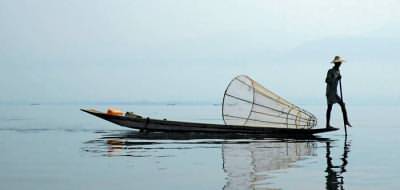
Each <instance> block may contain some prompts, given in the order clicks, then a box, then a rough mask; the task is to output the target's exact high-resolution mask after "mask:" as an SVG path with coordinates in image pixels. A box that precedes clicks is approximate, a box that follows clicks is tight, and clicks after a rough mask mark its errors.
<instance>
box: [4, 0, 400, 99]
mask: <svg viewBox="0 0 400 190" xmlns="http://www.w3.org/2000/svg"><path fill="white" fill-rule="evenodd" d="M399 8H400V1H373V0H362V1H361V0H360V1H356V0H335V1H321V0H304V1H285V0H259V1H255V0H246V1H233V0H232V1H228V0H226V1H215V0H212V1H211V0H210V1H208V0H198V1H191V0H181V1H172V0H142V1H135V0H126V1H119V0H113V1H110V0H107V1H100V0H96V1H78V0H70V1H67V0H64V1H58V0H37V1H32V0H26V1H22V0H0V65H1V69H0V88H1V89H3V90H2V93H0V102H84V101H130V102H133V101H144V100H145V101H190V102H196V101H211V102H216V103H217V102H219V101H220V100H221V99H222V96H223V92H224V90H225V87H226V85H227V84H228V83H229V81H230V80H231V79H232V78H233V77H234V76H236V75H238V74H247V75H249V76H251V77H252V78H254V79H255V80H257V81H258V82H259V83H261V84H263V85H264V86H265V87H267V88H269V89H270V90H272V91H275V92H277V93H278V94H279V95H281V96H283V97H285V98H287V99H289V100H294V101H295V102H298V103H310V102H311V103H315V102H319V103H324V93H325V92H324V90H325V84H324V77H325V74H326V71H327V70H328V69H329V67H330V66H331V65H330V64H329V61H330V60H331V59H332V58H333V56H335V55H341V56H343V57H344V58H345V59H347V60H348V61H347V62H346V63H345V64H344V65H343V68H342V74H343V83H344V90H346V98H347V99H349V100H351V101H353V102H361V103H362V102H371V101H375V102H379V101H381V100H382V99H384V100H385V101H387V102H389V103H391V102H393V103H400V98H399V95H400V88H399V87H398V82H399V81H400V77H399V74H398V73H399V71H400V68H399V64H398V63H397V62H398V59H399V58H398V52H400V51H399V50H400V37H399V36H398V34H399V33H400V11H398V10H399Z"/></svg>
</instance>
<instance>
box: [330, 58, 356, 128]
mask: <svg viewBox="0 0 400 190" xmlns="http://www.w3.org/2000/svg"><path fill="white" fill-rule="evenodd" d="M343 62H344V60H343V59H342V58H341V57H340V56H335V58H334V59H333V61H332V62H331V63H332V64H335V66H333V67H332V68H331V69H329V71H328V74H327V76H326V79H325V82H326V99H327V102H328V108H327V110H326V128H330V127H332V126H331V125H330V120H331V111H332V107H333V104H335V103H338V104H339V105H340V107H341V108H342V113H343V120H344V123H345V125H347V126H349V127H351V124H350V122H349V119H348V117H347V111H346V106H345V104H344V102H343V99H342V98H341V97H339V95H338V94H337V86H338V83H339V81H340V80H341V79H342V76H341V75H340V70H339V67H340V65H341V64H342V63H343Z"/></svg>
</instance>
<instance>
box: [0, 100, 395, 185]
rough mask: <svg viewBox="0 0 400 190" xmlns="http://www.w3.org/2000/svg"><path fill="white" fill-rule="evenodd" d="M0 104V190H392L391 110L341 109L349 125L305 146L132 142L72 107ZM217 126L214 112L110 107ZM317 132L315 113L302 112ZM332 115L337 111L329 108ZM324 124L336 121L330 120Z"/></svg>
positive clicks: (205, 139)
mask: <svg viewBox="0 0 400 190" xmlns="http://www.w3.org/2000/svg"><path fill="white" fill-rule="evenodd" d="M82 107H83V108H88V107H93V108H97V109H100V110H105V109H106V107H105V106H101V105H37V106H22V105H0V111H1V113H2V114H1V115H0V152H1V156H0V168H1V169H0V189H122V188H129V189H199V190H203V189H225V190H232V189H238V190H244V189H397V188H399V187H400V182H399V181H398V178H399V177H400V174H399V171H400V165H399V164H398V160H399V158H400V149H399V148H398V145H399V144H400V137H399V134H400V130H399V126H398V121H397V118H398V117H397V114H398V113H400V112H399V111H400V108H398V107H395V106H393V107H390V106H386V107H383V106H382V107H372V106H351V105H350V106H349V112H350V113H349V114H350V118H352V123H353V125H354V126H355V127H354V128H352V129H349V136H348V137H347V138H345V137H344V135H343V133H344V131H343V130H341V131H338V132H334V133H330V134H324V135H321V136H319V138H317V139H313V140H291V139H254V138H251V137H247V138H246V137H229V138H228V137H224V136H205V135H191V136H190V135H179V134H140V133H138V132H136V131H134V130H130V129H125V128H122V127H119V126H116V125H114V124H111V123H108V122H106V121H103V120H101V119H97V118H95V117H93V116H90V115H87V114H84V113H83V112H80V111H79V108H82ZM116 107H119V108H121V109H123V110H129V111H136V112H137V113H139V114H143V115H146V116H150V117H154V118H168V119H171V120H184V121H199V122H213V123H221V117H220V107H219V106H217V105H199V106H195V105H175V106H163V105H158V106H139V105H117V106H116ZM303 107H304V108H306V109H308V110H310V111H312V112H313V113H315V114H316V115H317V116H318V118H319V119H320V121H319V122H320V123H323V122H324V120H323V114H324V107H323V106H303ZM335 109H336V111H338V107H335ZM333 117H334V118H333V124H337V125H338V126H341V125H340V124H341V123H342V122H341V120H340V119H341V117H340V115H339V114H338V113H337V112H335V113H333Z"/></svg>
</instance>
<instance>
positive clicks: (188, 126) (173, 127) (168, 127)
mask: <svg viewBox="0 0 400 190" xmlns="http://www.w3.org/2000/svg"><path fill="white" fill-rule="evenodd" d="M81 110H82V111H84V112H86V113H89V114H91V115H94V116H97V117H100V118H102V119H104V120H107V121H110V122H112V123H115V124H117V125H120V126H123V127H128V128H131V129H139V130H141V131H149V132H151V131H165V132H198V133H226V134H228V133H234V134H259V135H266V136H268V135H270V136H313V135H314V134H318V133H324V132H330V131H336V130H338V129H337V128H319V129H293V128H275V127H251V126H237V125H224V124H209V123H194V122H182V121H170V120H165V119H164V120H160V119H150V118H148V117H147V118H143V117H141V116H138V115H134V114H132V115H128V114H126V115H112V114H107V113H104V112H100V111H97V110H94V109H81Z"/></svg>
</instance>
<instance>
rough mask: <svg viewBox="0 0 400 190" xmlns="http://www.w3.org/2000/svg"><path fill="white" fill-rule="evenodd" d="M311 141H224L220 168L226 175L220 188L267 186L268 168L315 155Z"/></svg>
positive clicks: (277, 167)
mask: <svg viewBox="0 0 400 190" xmlns="http://www.w3.org/2000/svg"><path fill="white" fill-rule="evenodd" d="M316 146H317V144H316V142H314V141H282V142H254V143H249V144H224V145H223V148H222V152H223V163H224V164H223V168H224V170H225V172H226V173H227V175H228V181H227V183H226V185H225V186H224V190H235V189H238V190H239V189H268V188H267V186H268V182H267V179H268V172H269V171H273V170H281V169H287V168H290V167H293V164H294V163H295V162H296V161H298V160H302V159H307V157H309V156H313V155H315V154H316V153H315V148H316Z"/></svg>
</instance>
